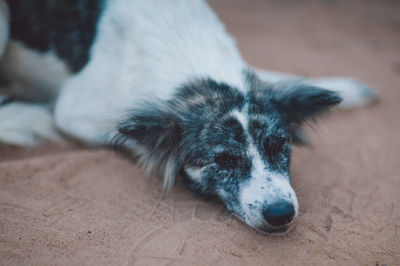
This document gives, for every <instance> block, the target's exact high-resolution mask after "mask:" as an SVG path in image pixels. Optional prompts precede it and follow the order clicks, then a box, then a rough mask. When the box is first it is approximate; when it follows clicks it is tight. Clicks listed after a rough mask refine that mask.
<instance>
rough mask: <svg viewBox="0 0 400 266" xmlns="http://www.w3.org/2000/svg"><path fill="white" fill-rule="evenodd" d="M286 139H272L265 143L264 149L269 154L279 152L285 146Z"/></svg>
mask: <svg viewBox="0 0 400 266" xmlns="http://www.w3.org/2000/svg"><path fill="white" fill-rule="evenodd" d="M285 142H286V139H285V138H281V137H271V138H268V139H267V140H266V141H265V142H264V148H265V151H266V152H267V153H271V152H272V153H274V152H277V151H279V150H280V149H281V148H282V146H283V145H284V144H285Z"/></svg>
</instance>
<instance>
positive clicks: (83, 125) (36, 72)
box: [0, 0, 360, 145]
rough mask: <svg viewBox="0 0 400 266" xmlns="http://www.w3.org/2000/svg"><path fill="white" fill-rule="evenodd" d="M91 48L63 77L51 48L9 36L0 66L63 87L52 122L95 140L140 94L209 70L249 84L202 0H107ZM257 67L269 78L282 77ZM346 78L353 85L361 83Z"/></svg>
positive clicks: (27, 80) (26, 86) (160, 93)
mask: <svg viewBox="0 0 400 266" xmlns="http://www.w3.org/2000/svg"><path fill="white" fill-rule="evenodd" d="M0 3H1V4H3V5H4V2H3V1H1V2H0ZM4 21H5V20H4V19H0V25H2V24H1V23H3V25H5V24H4ZM5 23H6V24H7V22H5ZM7 26H8V25H6V26H5V28H6V29H8V27H7ZM3 35H4V34H3ZM3 35H0V43H1V42H2V41H3V40H4V39H5V38H4V36H3ZM0 51H1V50H0ZM90 55H91V59H90V61H89V62H88V64H87V65H86V66H85V67H84V69H83V70H82V71H81V72H79V73H78V74H75V75H73V76H69V73H68V71H67V70H66V69H65V66H64V65H63V64H62V63H60V62H58V61H57V60H55V57H54V55H52V54H45V55H44V56H39V55H38V53H36V54H35V53H34V52H32V51H28V50H27V49H24V47H22V46H21V45H19V44H17V43H11V44H10V49H8V51H7V53H6V55H5V57H7V58H8V59H7V58H5V59H4V60H2V61H3V63H2V66H3V68H2V70H1V71H2V72H4V73H8V75H9V76H11V77H12V80H13V82H12V86H13V87H15V88H16V89H17V90H24V91H23V92H22V91H21V93H25V94H26V95H29V93H31V96H32V95H36V94H40V89H43V88H45V89H44V91H45V93H49V94H51V95H56V94H57V91H58V89H59V88H60V87H62V88H61V92H60V94H59V96H58V99H57V102H56V105H55V114H54V115H55V121H56V124H57V126H58V128H59V129H61V130H62V131H63V132H64V133H67V134H69V135H71V136H73V137H75V138H78V139H80V140H81V141H84V142H86V143H87V144H93V145H103V144H107V143H108V142H109V140H110V138H111V137H113V133H112V132H115V125H116V123H117V122H118V121H119V120H120V119H121V118H122V117H123V116H124V114H125V112H126V111H127V110H129V109H132V108H135V107H136V106H137V105H138V104H140V103H141V102H143V100H146V99H151V100H155V98H160V99H168V98H170V97H171V96H172V95H173V94H174V92H175V89H176V88H177V87H179V86H180V85H181V84H182V83H184V82H187V81H189V80H190V79H191V78H201V77H205V78H206V77H210V78H212V79H214V80H216V81H220V82H225V83H228V84H229V85H231V86H234V87H236V88H238V89H239V90H241V91H244V92H245V91H246V90H247V88H246V85H245V81H244V75H243V70H244V69H246V68H247V65H246V63H245V62H244V61H243V60H242V58H241V56H240V53H239V51H238V49H237V47H236V45H235V42H234V40H233V39H232V38H231V37H230V36H229V35H228V34H227V33H226V31H225V29H224V26H223V24H222V23H221V22H220V21H219V20H218V18H217V16H216V15H215V13H214V12H213V11H212V10H211V9H210V8H209V7H208V5H207V4H206V3H205V1H203V0H191V1H187V0H169V1H164V0H146V1H142V0H109V1H107V2H106V5H105V9H104V11H103V13H102V16H101V18H100V20H99V25H98V31H97V32H96V37H95V40H94V44H93V46H92V48H91V50H90ZM21 66H24V68H22V67H21ZM49 66H50V67H49ZM22 69H24V71H22ZM27 69H28V70H29V71H26V70H27ZM258 73H259V74H260V75H261V76H262V78H263V79H265V80H270V81H273V82H276V81H279V80H281V79H282V78H288V77H287V76H285V75H283V74H279V73H271V72H261V71H258ZM291 77H292V76H291ZM318 82H321V81H318ZM346 84H347V83H346V82H344V83H343V84H342V85H343V86H342V88H345V87H346V86H345V85H346ZM352 84H353V85H351V86H350V87H352V88H354V87H360V86H354V84H355V83H354V82H353V83H352ZM327 86H328V87H329V84H328V85H327ZM15 88H14V90H15ZM349 90H350V91H351V90H352V89H349ZM343 95H345V98H346V97H347V95H353V96H354V93H346V94H345V93H343ZM353 99H356V100H357V96H356V97H353ZM345 100H346V99H345ZM356 100H352V101H350V102H351V103H355V102H356ZM345 102H346V101H345ZM358 102H360V101H358ZM350 105H351V104H350ZM22 144H23V143H21V145H22Z"/></svg>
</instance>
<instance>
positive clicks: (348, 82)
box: [313, 78, 378, 109]
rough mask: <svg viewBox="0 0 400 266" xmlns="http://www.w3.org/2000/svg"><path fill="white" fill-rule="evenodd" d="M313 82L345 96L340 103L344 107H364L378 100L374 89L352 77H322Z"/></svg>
mask: <svg viewBox="0 0 400 266" xmlns="http://www.w3.org/2000/svg"><path fill="white" fill-rule="evenodd" d="M313 84H315V85H316V86H319V87H321V88H324V89H328V90H332V91H336V92H337V93H339V95H340V96H341V97H342V98H343V101H342V102H341V103H340V104H339V107H340V108H342V109H350V108H357V107H362V106H366V105H370V104H372V103H375V102H377V101H378V95H377V93H376V91H375V90H374V89H372V88H371V87H369V86H368V85H366V84H364V83H362V82H360V81H358V80H355V79H352V78H321V79H316V80H314V82H313Z"/></svg>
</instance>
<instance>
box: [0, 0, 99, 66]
mask: <svg viewBox="0 0 400 266" xmlns="http://www.w3.org/2000/svg"><path fill="white" fill-rule="evenodd" d="M6 2H7V4H8V6H9V8H10V14H11V21H10V28H11V38H12V39H15V40H17V41H21V42H22V43H24V44H25V45H26V46H27V47H29V48H32V49H36V50H38V51H40V52H47V51H53V52H54V53H55V54H56V55H58V56H59V57H60V58H61V59H63V60H65V61H66V62H67V65H68V66H69V68H70V69H71V71H73V72H78V71H80V70H81V69H82V68H83V67H84V66H85V65H86V63H87V62H88V60H89V54H90V48H91V46H92V43H93V40H94V37H95V34H96V27H97V23H98V21H99V17H100V15H101V11H102V8H103V2H104V0H6Z"/></svg>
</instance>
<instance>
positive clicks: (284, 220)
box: [263, 201, 295, 226]
mask: <svg viewBox="0 0 400 266" xmlns="http://www.w3.org/2000/svg"><path fill="white" fill-rule="evenodd" d="M263 215H264V218H265V220H267V222H268V223H269V224H270V225H272V226H283V225H286V224H288V223H290V222H291V221H292V220H293V217H294V215H295V209H294V206H293V204H292V203H290V202H287V201H280V202H277V203H274V204H272V205H269V206H266V208H265V209H264V211H263Z"/></svg>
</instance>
